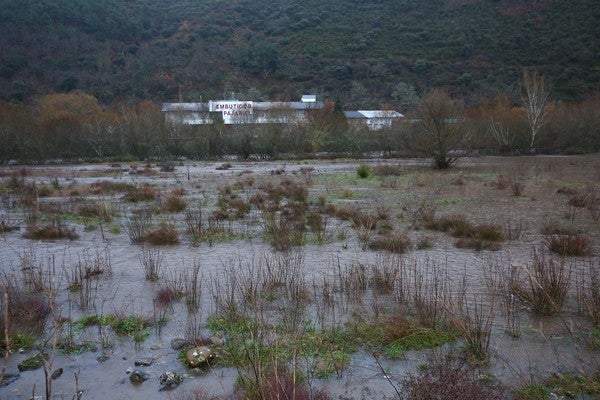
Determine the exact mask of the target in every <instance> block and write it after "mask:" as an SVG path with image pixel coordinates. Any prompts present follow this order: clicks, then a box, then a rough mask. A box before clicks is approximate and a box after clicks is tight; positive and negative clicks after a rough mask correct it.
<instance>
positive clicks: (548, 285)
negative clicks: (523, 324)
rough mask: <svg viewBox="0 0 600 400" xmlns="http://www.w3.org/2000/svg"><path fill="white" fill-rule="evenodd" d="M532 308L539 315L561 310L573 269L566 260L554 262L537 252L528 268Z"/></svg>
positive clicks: (552, 313) (555, 312) (551, 313)
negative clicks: (567, 265)
mask: <svg viewBox="0 0 600 400" xmlns="http://www.w3.org/2000/svg"><path fill="white" fill-rule="evenodd" d="M528 278H529V287H530V290H531V292H530V298H529V299H528V300H529V301H530V303H531V310H532V311H533V313H534V314H537V315H554V314H557V313H559V312H560V310H561V308H562V306H563V304H564V302H565V299H566V297H567V292H568V290H569V281H570V278H571V269H570V268H568V267H566V266H565V262H564V260H560V262H554V261H553V260H551V259H545V258H544V257H542V256H539V255H538V254H537V252H536V253H534V254H533V262H532V263H531V266H530V267H529V268H528Z"/></svg>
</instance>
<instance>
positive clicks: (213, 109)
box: [162, 95, 323, 125]
mask: <svg viewBox="0 0 600 400" xmlns="http://www.w3.org/2000/svg"><path fill="white" fill-rule="evenodd" d="M322 108H323V102H322V101H317V100H316V96H314V95H305V96H302V100H301V101H293V102H283V101H281V102H271V101H245V100H211V101H209V102H208V103H163V105H162V111H163V112H164V113H165V118H166V120H167V122H170V123H174V124H185V125H207V124H214V123H217V122H220V121H222V122H223V123H224V124H227V125H230V124H289V123H302V122H305V121H306V120H307V115H308V113H309V112H310V111H311V110H320V109H322Z"/></svg>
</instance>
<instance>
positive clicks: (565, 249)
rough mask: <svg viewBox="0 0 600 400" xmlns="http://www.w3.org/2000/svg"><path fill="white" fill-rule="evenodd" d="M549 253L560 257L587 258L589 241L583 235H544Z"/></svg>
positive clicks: (589, 251)
mask: <svg viewBox="0 0 600 400" xmlns="http://www.w3.org/2000/svg"><path fill="white" fill-rule="evenodd" d="M545 241H546V243H547V244H548V248H550V250H551V251H553V252H555V253H557V254H560V255H561V256H587V255H589V254H591V252H592V251H591V247H590V240H589V239H588V238H587V236H583V235H546V237H545Z"/></svg>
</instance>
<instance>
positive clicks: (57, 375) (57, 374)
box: [51, 368, 63, 380]
mask: <svg viewBox="0 0 600 400" xmlns="http://www.w3.org/2000/svg"><path fill="white" fill-rule="evenodd" d="M62 374H63V369H62V368H59V369H57V370H55V371H54V372H53V373H52V375H51V378H52V380H55V379H58V378H60V376H61V375H62Z"/></svg>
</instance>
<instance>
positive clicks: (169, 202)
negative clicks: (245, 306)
mask: <svg viewBox="0 0 600 400" xmlns="http://www.w3.org/2000/svg"><path fill="white" fill-rule="evenodd" d="M186 207H187V203H186V202H185V200H184V199H182V198H181V197H180V196H177V195H170V196H169V197H167V199H166V200H165V210H166V211H167V212H181V211H183V210H185V208H186Z"/></svg>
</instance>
